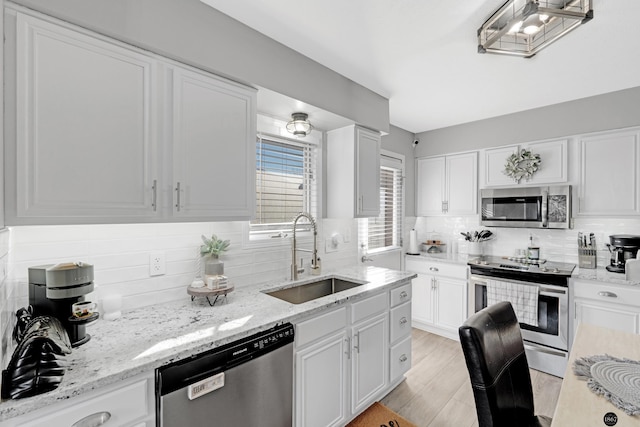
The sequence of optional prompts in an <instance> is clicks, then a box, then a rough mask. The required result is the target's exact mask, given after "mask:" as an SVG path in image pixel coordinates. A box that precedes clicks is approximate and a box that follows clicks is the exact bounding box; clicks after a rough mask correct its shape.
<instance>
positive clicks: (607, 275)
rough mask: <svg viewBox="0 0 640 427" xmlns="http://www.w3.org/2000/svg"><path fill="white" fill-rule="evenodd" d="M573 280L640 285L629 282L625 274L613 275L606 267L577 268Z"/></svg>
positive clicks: (637, 282)
mask: <svg viewBox="0 0 640 427" xmlns="http://www.w3.org/2000/svg"><path fill="white" fill-rule="evenodd" d="M571 278H572V279H581V280H595V281H597V282H604V283H613V284H616V285H630V286H637V285H640V281H629V280H626V279H625V276H624V273H612V272H610V271H607V269H606V268H604V267H598V268H577V267H576V269H575V270H574V271H573V275H572V276H571Z"/></svg>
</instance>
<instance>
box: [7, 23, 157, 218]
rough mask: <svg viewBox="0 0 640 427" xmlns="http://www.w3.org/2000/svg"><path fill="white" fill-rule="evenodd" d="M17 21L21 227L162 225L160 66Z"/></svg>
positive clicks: (16, 210) (17, 210)
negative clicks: (157, 127) (152, 220)
mask: <svg viewBox="0 0 640 427" xmlns="http://www.w3.org/2000/svg"><path fill="white" fill-rule="evenodd" d="M16 19H17V35H16V37H17V40H16V43H17V45H16V47H17V49H16V54H17V63H16V70H15V71H16V75H15V76H13V77H11V78H16V80H17V81H16V93H17V98H16V119H17V120H16V123H17V128H16V150H15V155H16V162H15V164H12V165H11V166H10V167H11V168H12V169H13V168H15V175H14V174H9V176H15V178H16V179H17V182H16V185H15V187H13V186H12V188H13V190H12V191H15V192H16V193H15V194H12V195H11V197H9V199H11V201H12V202H13V201H14V200H15V203H16V205H15V206H12V208H11V213H10V214H9V215H8V216H11V217H12V218H11V219H10V221H11V223H29V219H30V218H31V219H32V220H31V223H34V219H35V218H38V220H37V221H35V222H37V223H64V222H74V223H78V222H92V221H99V220H100V219H102V220H103V221H105V220H108V221H109V222H122V221H125V220H131V219H135V218H140V217H154V216H155V215H156V208H155V203H154V202H155V195H154V180H155V179H157V178H158V177H157V171H156V167H157V165H156V147H155V135H154V133H153V129H154V122H155V120H154V114H155V110H154V108H152V105H154V103H155V99H154V96H153V94H154V90H153V86H154V81H155V79H156V77H155V75H156V72H155V70H156V67H155V62H154V60H152V59H151V58H149V57H146V56H144V55H142V54H138V53H137V52H134V51H132V50H129V49H127V48H124V47H121V46H120V45H116V44H111V43H107V42H105V41H103V40H101V39H98V38H94V37H91V36H88V35H85V34H83V33H80V32H76V31H72V30H69V29H66V28H63V27H59V26H57V25H53V24H51V23H48V22H45V21H41V20H39V19H37V18H33V17H30V16H25V15H23V14H21V13H18V14H17V18H16ZM12 160H13V159H12ZM8 161H9V160H8ZM12 163H13V162H12ZM16 217H17V218H16ZM43 218H44V219H43Z"/></svg>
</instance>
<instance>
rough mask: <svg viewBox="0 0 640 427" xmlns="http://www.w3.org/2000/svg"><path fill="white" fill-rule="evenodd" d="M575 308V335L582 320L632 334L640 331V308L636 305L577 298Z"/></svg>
mask: <svg viewBox="0 0 640 427" xmlns="http://www.w3.org/2000/svg"><path fill="white" fill-rule="evenodd" d="M575 309H576V311H575V322H574V331H573V334H574V336H575V330H576V329H577V328H578V324H579V323H580V322H584V323H589V324H592V325H596V326H602V327H604V328H609V329H615V330H619V331H624V332H629V333H632V334H638V333H640V329H639V327H640V309H638V308H636V307H631V306H626V305H622V304H607V303H602V302H598V301H594V300H589V299H583V298H576V299H575Z"/></svg>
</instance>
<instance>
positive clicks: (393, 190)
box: [361, 154, 403, 252]
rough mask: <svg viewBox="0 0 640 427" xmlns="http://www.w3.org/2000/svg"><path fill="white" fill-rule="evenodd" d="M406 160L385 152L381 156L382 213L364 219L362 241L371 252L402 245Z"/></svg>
mask: <svg viewBox="0 0 640 427" xmlns="http://www.w3.org/2000/svg"><path fill="white" fill-rule="evenodd" d="M402 176H403V164H402V160H401V159H399V158H395V157H391V156H390V155H386V154H383V155H382V156H381V158H380V215H378V216H377V217H374V218H367V220H366V221H362V227H361V231H362V234H364V236H362V237H363V239H362V240H361V241H363V242H367V250H368V251H369V252H376V251H383V250H388V249H395V248H399V247H401V246H402V220H403V218H402V217H403V215H402V212H403V208H402V201H403V197H402V195H403V191H402V179H403V178H402Z"/></svg>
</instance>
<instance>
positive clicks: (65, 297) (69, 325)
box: [29, 262, 99, 347]
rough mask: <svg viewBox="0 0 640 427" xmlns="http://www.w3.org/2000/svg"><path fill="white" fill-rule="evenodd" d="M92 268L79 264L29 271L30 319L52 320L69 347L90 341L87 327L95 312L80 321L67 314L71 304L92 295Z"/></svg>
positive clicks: (69, 313)
mask: <svg viewBox="0 0 640 427" xmlns="http://www.w3.org/2000/svg"><path fill="white" fill-rule="evenodd" d="M93 288H94V286H93V265H91V264H85V263H82V262H77V263H65V264H56V265H54V264H48V265H38V266H35V267H29V304H30V305H31V306H32V307H33V315H34V317H35V316H41V315H49V316H54V317H56V318H57V319H58V320H60V322H61V323H62V325H63V326H64V328H65V330H66V331H67V334H68V335H69V340H70V341H71V345H72V346H73V347H78V346H80V345H82V344H84V343H86V342H87V341H89V340H90V339H91V336H90V335H89V334H87V333H86V331H85V329H86V325H87V323H90V322H93V321H95V320H97V319H98V317H99V315H98V313H97V312H94V313H93V314H91V315H89V316H85V317H82V318H78V317H74V316H73V315H72V313H71V310H72V306H73V304H75V303H77V302H82V301H84V296H85V295H86V294H88V293H89V292H91V291H93Z"/></svg>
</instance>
